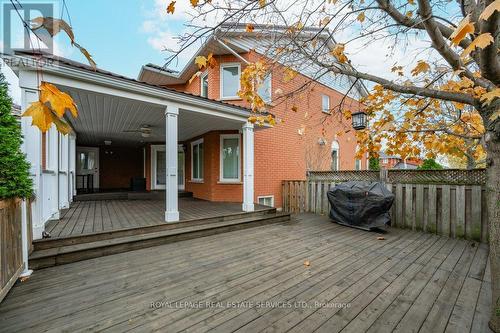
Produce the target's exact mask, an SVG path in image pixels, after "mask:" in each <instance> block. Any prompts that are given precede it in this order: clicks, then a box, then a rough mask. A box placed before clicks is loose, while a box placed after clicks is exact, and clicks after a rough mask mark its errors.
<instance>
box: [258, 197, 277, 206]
mask: <svg viewBox="0 0 500 333" xmlns="http://www.w3.org/2000/svg"><path fill="white" fill-rule="evenodd" d="M267 198H271V206H270V207H274V195H260V196H258V197H257V203H258V204H259V205H262V204H261V203H260V201H259V200H260V199H267Z"/></svg>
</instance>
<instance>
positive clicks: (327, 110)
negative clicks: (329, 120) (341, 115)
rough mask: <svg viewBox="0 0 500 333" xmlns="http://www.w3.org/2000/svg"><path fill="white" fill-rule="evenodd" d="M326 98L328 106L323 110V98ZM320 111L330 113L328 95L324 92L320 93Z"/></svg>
mask: <svg viewBox="0 0 500 333" xmlns="http://www.w3.org/2000/svg"><path fill="white" fill-rule="evenodd" d="M325 97H326V98H328V108H327V109H326V110H325V109H324V108H323V98H325ZM321 112H323V113H327V114H330V113H331V112H330V96H329V95H326V94H321Z"/></svg>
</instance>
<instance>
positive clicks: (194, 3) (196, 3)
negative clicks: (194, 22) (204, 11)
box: [189, 0, 199, 7]
mask: <svg viewBox="0 0 500 333" xmlns="http://www.w3.org/2000/svg"><path fill="white" fill-rule="evenodd" d="M189 1H190V2H191V6H193V7H196V6H198V2H199V1H198V0H189Z"/></svg>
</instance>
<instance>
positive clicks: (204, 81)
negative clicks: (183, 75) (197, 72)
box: [200, 72, 208, 98]
mask: <svg viewBox="0 0 500 333" xmlns="http://www.w3.org/2000/svg"><path fill="white" fill-rule="evenodd" d="M200 91H201V94H200V95H201V97H205V98H207V97H208V72H205V73H204V74H203V75H202V76H201V89H200Z"/></svg>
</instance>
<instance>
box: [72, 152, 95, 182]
mask: <svg viewBox="0 0 500 333" xmlns="http://www.w3.org/2000/svg"><path fill="white" fill-rule="evenodd" d="M76 188H77V189H85V190H92V189H98V188H99V148H96V147H76Z"/></svg>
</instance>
